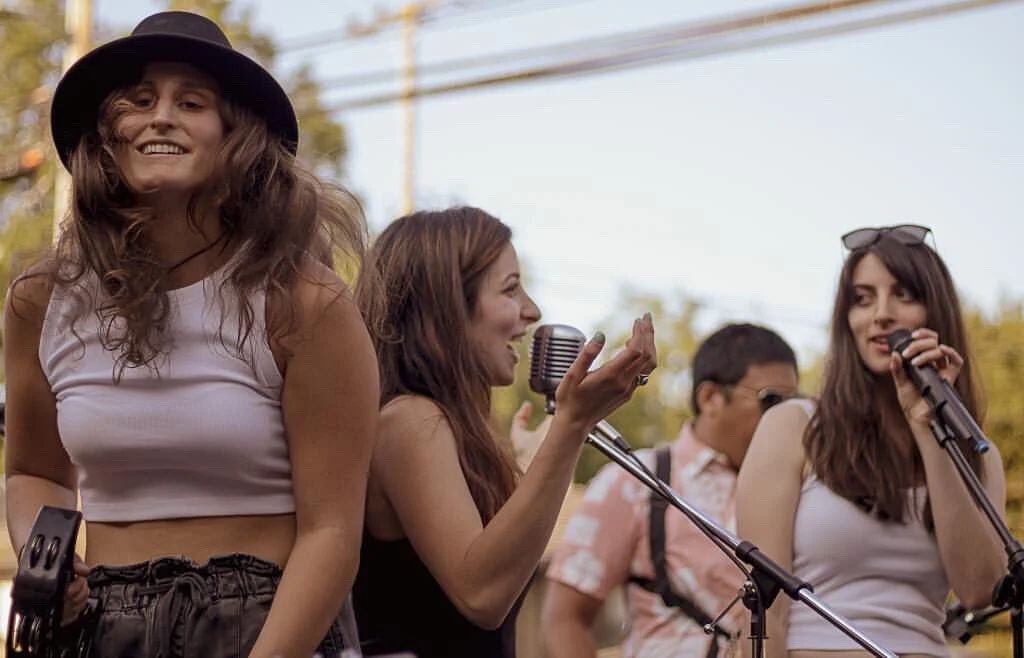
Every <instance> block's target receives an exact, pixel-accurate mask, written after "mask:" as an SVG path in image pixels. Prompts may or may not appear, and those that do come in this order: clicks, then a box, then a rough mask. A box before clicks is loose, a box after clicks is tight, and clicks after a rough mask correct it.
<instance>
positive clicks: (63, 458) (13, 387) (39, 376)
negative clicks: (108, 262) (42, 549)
mask: <svg viewBox="0 0 1024 658" xmlns="http://www.w3.org/2000/svg"><path fill="white" fill-rule="evenodd" d="M50 292H51V287H50V285H49V283H48V280H47V277H45V276H44V275H42V274H36V275H29V276H27V277H26V278H23V279H18V280H17V281H15V283H14V284H13V285H12V286H11V288H10V290H8V293H7V303H6V307H5V309H4V323H3V324H4V342H3V345H4V350H3V351H4V373H5V376H6V382H5V397H6V400H5V425H6V437H5V441H4V470H5V473H6V479H7V530H8V532H9V533H10V538H11V544H12V545H13V547H14V550H15V552H18V551H20V550H21V547H22V546H24V545H25V542H26V541H27V540H28V535H29V532H30V531H31V529H32V523H33V522H34V521H35V518H36V514H38V513H39V508H40V507H42V506H43V505H52V506H54V507H64V508H67V509H75V507H76V502H77V501H76V498H77V497H76V493H75V491H76V488H77V479H76V475H75V469H74V467H73V466H72V464H71V460H70V459H69V458H68V454H67V452H66V451H65V450H64V446H63V444H61V441H60V434H59V432H58V431H57V402H56V400H55V399H54V396H53V392H52V391H51V390H50V384H49V382H48V381H47V379H46V376H45V375H44V374H43V369H42V366H41V365H40V363H39V339H40V334H41V332H42V327H43V318H44V316H45V313H46V306H47V304H48V302H49V299H50Z"/></svg>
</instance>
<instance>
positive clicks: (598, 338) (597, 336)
mask: <svg viewBox="0 0 1024 658" xmlns="http://www.w3.org/2000/svg"><path fill="white" fill-rule="evenodd" d="M590 340H591V341H592V342H595V343H599V344H601V345H604V340H605V339H604V332H603V331H598V332H595V333H594V336H593V337H592V338H591V339H590Z"/></svg>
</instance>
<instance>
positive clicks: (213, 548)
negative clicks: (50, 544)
mask: <svg viewBox="0 0 1024 658" xmlns="http://www.w3.org/2000/svg"><path fill="white" fill-rule="evenodd" d="M294 543H295V515H294V514H276V515H268V516H208V517H198V518H189V519H169V520H161V521H140V522H136V523H99V522H95V521H94V522H89V523H87V524H86V547H85V562H86V564H88V565H89V566H96V565H100V564H103V565H126V564H136V563H138V562H145V561H147V560H152V559H155V558H160V557H185V558H188V559H190V560H192V561H194V562H197V563H199V564H205V563H206V562H207V561H208V560H209V559H210V558H211V557H216V556H218V555H230V554H233V553H245V554H248V555H254V556H256V557H258V558H262V559H264V560H267V561H270V562H273V563H275V564H277V565H279V566H280V567H281V568H282V569H283V568H284V566H285V564H286V563H287V562H288V556H289V555H290V554H291V551H292V545H293V544H294Z"/></svg>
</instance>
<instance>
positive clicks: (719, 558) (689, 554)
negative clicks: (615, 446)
mask: <svg viewBox="0 0 1024 658" xmlns="http://www.w3.org/2000/svg"><path fill="white" fill-rule="evenodd" d="M669 451H670V454H671V458H672V476H671V482H670V484H671V486H672V489H673V490H674V491H675V492H676V493H677V494H679V496H680V497H682V498H683V500H685V501H686V502H688V503H690V504H691V505H692V506H693V507H695V508H697V509H698V510H700V511H701V512H703V513H704V514H705V515H707V516H708V517H710V518H711V519H713V520H714V521H715V522H716V523H718V524H719V525H720V526H722V527H723V528H726V529H727V530H729V531H730V532H735V526H736V523H735V508H734V503H735V491H736V471H735V470H733V468H732V467H731V466H730V465H729V463H728V461H727V460H726V458H725V456H724V455H722V454H721V453H718V452H716V451H714V450H712V449H711V448H708V447H707V446H705V445H703V444H702V443H700V442H699V441H698V440H697V438H696V436H695V435H694V432H693V428H692V426H691V424H689V423H687V424H686V425H685V426H684V427H683V429H682V431H681V432H680V436H679V438H678V440H676V441H675V442H673V443H672V444H671V446H670V448H669ZM637 455H638V456H639V457H640V458H641V459H642V460H643V462H644V463H645V464H646V465H647V466H648V468H650V469H651V470H652V472H653V471H654V452H653V451H652V450H641V451H637ZM649 501H650V490H649V489H648V488H647V487H646V485H644V484H643V483H641V482H640V481H639V480H637V479H636V478H634V477H633V476H632V475H630V474H629V473H628V472H627V471H625V470H624V469H622V468H621V467H619V466H618V465H617V464H608V465H607V466H605V467H604V468H603V469H602V470H601V471H600V472H599V473H598V474H597V475H596V476H595V477H594V479H593V480H591V482H590V485H589V486H588V487H587V491H586V494H585V495H584V497H583V502H582V504H581V506H580V507H579V509H578V510H577V511H576V513H575V514H574V515H573V517H572V518H571V519H570V520H569V523H568V525H567V526H566V529H565V533H564V534H563V536H562V540H561V543H560V544H559V546H558V548H557V549H556V551H555V553H554V556H553V559H552V562H551V566H550V567H549V569H548V571H547V577H548V578H550V579H552V580H555V581H558V582H560V583H563V584H565V585H568V586H570V587H572V588H574V589H576V590H578V591H580V592H582V593H584V594H587V595H589V596H592V597H594V598H595V599H598V600H600V601H604V600H605V599H606V598H607V597H608V594H609V593H610V592H611V591H612V590H613V589H614V588H615V587H616V586H620V585H621V586H623V587H624V588H625V591H626V597H627V600H626V609H627V611H628V615H629V622H630V628H629V634H628V636H627V638H626V640H625V642H624V644H623V646H622V650H623V658H676V657H681V656H687V657H690V656H696V657H703V656H705V655H707V652H708V648H709V643H710V642H711V641H713V640H712V637H711V636H708V635H705V634H704V631H703V629H702V628H701V627H700V626H699V625H698V624H697V623H696V622H694V621H693V620H692V619H690V618H689V617H686V616H684V615H683V614H682V613H681V612H680V611H679V610H678V609H676V608H670V607H668V606H666V605H665V603H664V602H663V601H662V599H661V596H659V595H658V594H655V593H653V592H649V591H647V590H645V589H643V588H642V587H640V586H638V585H636V584H629V585H627V584H626V583H627V582H628V580H629V578H630V576H639V577H641V578H647V579H653V578H654V567H653V565H652V564H651V551H650V540H649V536H648V529H649V507H648V506H649ZM665 552H666V562H667V570H668V573H669V578H670V579H671V581H672V589H673V590H674V591H675V592H676V593H678V594H680V595H682V596H684V597H686V598H688V599H690V600H691V601H693V602H694V603H696V604H697V605H698V606H699V607H700V608H701V609H702V610H703V611H704V612H705V613H707V614H708V615H710V616H711V617H717V616H718V614H719V613H720V612H721V611H722V610H723V609H724V608H725V606H726V605H728V604H729V602H730V601H732V599H733V597H734V596H736V594H737V593H738V592H739V589H740V587H741V585H742V584H743V575H742V574H741V573H740V571H739V570H738V569H737V568H736V566H735V565H734V564H733V563H732V562H731V561H730V560H729V558H728V557H726V556H725V555H724V554H723V553H722V552H721V551H720V550H719V549H718V548H717V547H715V546H714V545H713V544H712V543H711V541H710V540H709V539H708V538H707V537H705V536H704V534H703V533H701V531H700V530H698V529H697V527H696V526H694V525H693V524H692V523H691V522H690V521H689V520H688V519H687V518H686V517H685V516H683V514H682V513H680V512H679V510H676V509H675V508H673V507H671V506H670V507H669V508H668V510H667V512H666V518H665ZM745 613H746V610H745V608H744V607H743V605H742V603H737V604H736V605H735V606H733V608H732V610H731V611H730V613H729V615H727V616H726V617H725V618H724V619H723V620H722V621H721V622H720V626H721V628H722V630H725V631H727V632H729V633H730V634H732V635H733V636H734V637H736V636H738V635H739V632H738V631H739V630H740V629H741V628H742V627H743V625H744V624H745V623H746V622H745V620H746V614H745ZM723 655H739V651H738V644H737V642H735V641H734V642H732V643H730V646H728V647H726V651H724V652H720V653H719V656H723Z"/></svg>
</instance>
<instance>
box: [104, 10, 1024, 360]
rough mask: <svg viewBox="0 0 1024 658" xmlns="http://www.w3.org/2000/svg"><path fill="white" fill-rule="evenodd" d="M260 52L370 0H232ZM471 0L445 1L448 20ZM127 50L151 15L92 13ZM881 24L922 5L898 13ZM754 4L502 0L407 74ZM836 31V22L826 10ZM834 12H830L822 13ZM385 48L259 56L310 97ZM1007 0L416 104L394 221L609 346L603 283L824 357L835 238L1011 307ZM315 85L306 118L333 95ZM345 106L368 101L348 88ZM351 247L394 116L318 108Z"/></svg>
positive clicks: (1014, 261)
mask: <svg viewBox="0 0 1024 658" xmlns="http://www.w3.org/2000/svg"><path fill="white" fill-rule="evenodd" d="M235 2H236V4H243V5H245V6H247V7H251V9H252V11H253V15H254V19H255V21H256V24H257V25H258V26H259V27H260V28H262V29H264V30H266V31H267V32H269V33H270V34H271V36H272V37H274V38H275V39H276V40H278V41H279V42H281V43H287V42H289V41H295V40H301V39H302V38H304V37H306V36H309V35H312V34H317V33H321V32H322V31H323V30H325V29H329V28H332V27H338V28H340V27H342V26H344V25H345V24H346V23H348V22H349V21H351V20H360V21H364V22H365V21H369V20H371V19H372V18H373V17H374V15H375V8H376V7H378V6H380V7H387V8H395V7H399V6H401V3H399V2H394V1H381V2H371V1H370V0H346V1H345V2H331V3H327V2H320V1H313V0H289V1H282V0H235ZM472 2H473V0H461V3H462V4H463V5H469V4H472ZM94 4H95V9H94V11H95V13H96V17H97V21H98V22H100V23H102V24H103V25H104V26H122V27H123V31H124V32H127V31H128V30H130V28H131V27H132V26H133V25H134V24H135V23H137V22H138V21H139V20H140V19H141V18H143V17H144V16H145V15H147V14H148V13H150V12H152V11H154V10H155V9H157V8H158V4H157V3H155V2H153V1H151V0H94ZM890 4H892V5H894V6H896V5H900V6H907V7H922V6H925V5H935V4H937V3H936V2H921V1H914V0H899V1H898V2H897V1H894V2H892V3H890ZM779 6H782V5H780V4H779V3H777V2H773V0H759V1H757V2H753V1H736V0H686V1H685V2H681V1H679V0H630V1H629V2H625V1H623V0H561V1H556V0H539V1H538V0H518V1H512V2H509V3H507V8H506V9H504V10H494V11H491V12H481V13H479V14H477V15H476V16H475V17H473V15H472V14H467V16H466V17H464V18H462V19H456V18H451V19H449V20H448V21H447V22H445V21H441V20H439V21H438V22H437V23H436V24H433V25H428V26H425V27H423V28H422V29H421V30H420V31H419V32H418V33H417V62H418V63H419V64H420V65H423V64H429V63H431V62H444V61H447V60H450V59H452V58H462V57H467V56H474V55H482V54H486V53H501V52H508V51H513V50H518V49H521V48H527V47H531V46H541V45H545V44H555V43H560V42H565V41H572V40H576V39H581V38H586V37H591V36H600V35H610V34H616V33H619V32H623V31H628V30H631V29H642V28H651V27H657V26H665V25H672V24H678V23H683V22H689V21H695V20H718V19H722V18H725V17H727V16H731V15H734V14H736V13H738V12H749V11H752V10H768V9H771V8H777V7H779ZM844 11H846V12H847V13H844V14H843V15H844V16H846V15H849V16H853V15H854V13H853V12H849V11H848V10H844ZM835 16H839V13H835ZM400 34H401V33H400V31H398V30H392V31H389V32H387V33H385V34H382V35H380V36H379V37H375V38H369V39H361V40H358V41H347V42H342V43H339V44H338V45H337V46H332V47H326V48H318V49H312V50H297V51H293V52H290V53H288V52H286V53H283V54H282V56H281V57H280V58H279V62H278V66H277V71H278V72H279V73H281V74H285V73H287V71H289V70H291V69H293V68H294V67H297V66H299V65H301V64H303V63H308V64H311V65H312V66H313V67H314V71H315V72H316V75H317V77H318V78H319V79H321V80H331V79H336V78H342V77H345V76H350V75H356V74H360V73H367V72H374V71H387V70H393V69H396V68H397V67H398V66H399V65H400V63H401V56H402V48H401V40H400ZM1021 34H1024V3H1022V2H1009V3H1005V4H999V5H995V6H992V7H986V8H982V9H973V10H970V11H966V12H961V13H954V14H951V15H947V16H943V17H940V18H930V19H926V20H919V21H914V22H909V23H901V24H897V25H890V26H885V27H878V28H874V29H870V30H866V31H858V32H853V33H850V34H842V35H833V36H828V37H824V38H818V39H814V40H808V41H799V42H796V43H789V44H784V45H775V46H771V47H763V48H757V49H746V50H740V51H737V52H731V53H727V54H717V55H713V56H708V57H697V58H692V59H685V60H681V61H675V62H669V63H664V64H660V65H657V66H649V67H644V68H636V69H630V70H622V71H615V72H609V73H601V74H597V75H590V76H582V77H575V78H572V79H561V80H555V81H545V82H531V83H525V84H519V85H510V86H503V87H491V88H487V89H483V90H473V91H468V92H463V93H457V94H451V95H444V96H436V97H430V98H424V99H421V100H420V101H419V102H418V103H417V106H416V107H417V110H416V132H415V136H416V142H415V144H416V161H415V162H416V168H415V180H416V192H417V196H416V202H417V206H418V207H425V208H439V207H443V206H446V205H451V204H455V203H458V204H469V205H475V206H479V207H481V208H483V209H485V210H487V211H488V212H490V213H492V214H494V215H496V216H498V217H500V218H501V219H502V220H503V221H505V222H506V223H507V224H508V225H510V226H511V227H512V229H513V231H514V242H515V245H516V248H517V250H518V252H519V255H520V259H521V260H522V261H523V264H524V267H525V268H526V271H527V272H528V274H529V276H530V281H531V282H532V286H531V288H530V292H531V293H532V294H533V296H534V298H535V299H536V300H537V302H538V304H539V305H540V307H541V309H542V311H543V312H544V318H543V321H544V322H562V323H566V324H571V325H575V326H577V327H579V328H580V329H582V330H583V331H585V332H587V333H591V332H593V331H595V330H597V329H602V330H606V331H609V330H611V329H613V328H614V327H613V326H606V325H609V324H611V325H616V324H619V323H625V322H627V321H629V320H631V319H632V318H618V319H617V320H612V321H609V320H608V318H616V317H617V316H616V306H617V303H618V302H619V301H620V300H621V296H620V293H621V291H622V290H623V289H624V287H632V289H634V290H639V291H645V292H650V293H653V294H657V295H660V296H662V297H664V298H666V299H669V300H672V299H680V298H681V297H682V296H687V297H689V298H696V299H699V300H703V301H704V302H705V303H706V304H707V308H706V310H705V312H704V313H703V314H702V315H701V316H700V318H699V328H700V329H702V330H704V331H710V330H711V329H713V328H714V327H715V326H717V325H718V324H720V323H722V322H725V321H734V320H740V321H754V322H760V323H763V324H766V325H768V326H770V327H772V328H774V329H776V330H777V331H779V332H780V333H781V334H782V335H783V336H784V337H785V338H787V339H788V340H789V341H790V342H791V343H792V344H793V345H794V346H795V347H796V348H797V350H798V352H799V353H800V354H801V356H803V357H807V356H813V355H815V354H816V353H817V352H819V351H821V350H822V349H823V348H824V344H825V341H826V325H827V322H828V317H829V314H830V310H831V303H832V299H833V297H834V294H835V283H836V277H837V275H838V271H839V267H840V265H841V263H842V259H843V256H844V252H843V249H842V247H841V245H840V241H839V237H840V235H842V234H843V233H845V232H846V231H848V230H851V229H853V228H858V227H862V226H881V225H889V224H900V223H917V224H924V225H927V226H930V227H931V228H932V229H933V232H934V245H935V247H936V248H937V249H938V251H939V253H940V254H941V255H942V256H943V257H944V259H945V260H946V262H947V264H948V265H949V267H950V269H951V271H952V273H953V276H954V278H955V280H956V281H957V284H958V286H959V287H960V289H961V291H962V293H963V294H964V297H965V299H966V300H967V301H969V302H970V303H972V304H974V305H977V306H979V307H981V308H982V309H983V310H985V311H987V312H993V311H994V310H995V309H996V308H997V307H998V304H999V302H1000V300H1002V299H1024V277H1022V276H1021V272H1022V267H1021V264H1020V263H1021V257H1022V254H1021V250H1022V245H1024V222H1022V221H1021V214H1022V212H1021V210H1022V201H1024V184H1022V183H1021V180H1022V179H1024V121H1022V119H1021V117H1022V116H1024V84H1022V83H1021V76H1020V65H1021V62H1024V39H1021V38H1020V35H1021ZM363 91H364V90H362V89H338V88H337V86H336V85H332V86H331V89H329V90H328V91H327V92H326V94H325V96H326V98H327V99H328V102H329V104H331V105H335V104H341V103H342V102H344V101H345V100H346V99H353V98H357V97H359V96H360V95H362V94H363ZM365 91H367V92H373V91H379V88H368V89H366V90H365ZM337 118H338V119H339V120H340V121H341V122H342V123H343V124H344V126H345V128H346V131H347V134H348V139H349V147H350V151H349V157H348V161H347V167H348V180H347V181H346V182H347V183H348V184H349V185H350V186H351V188H352V189H353V190H354V191H356V192H357V193H358V194H359V195H361V197H362V198H363V199H364V200H365V202H366V211H367V217H368V220H369V222H370V225H371V227H372V229H373V230H379V229H380V228H382V227H383V226H384V225H386V223H387V222H388V221H390V220H391V219H393V218H395V217H397V216H398V215H400V214H401V212H402V171H403V148H404V142H403V131H402V113H401V109H400V108H399V106H398V105H396V104H391V105H384V106H377V107H372V108H363V109H352V110H346V111H342V112H339V113H338V114H337Z"/></svg>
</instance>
